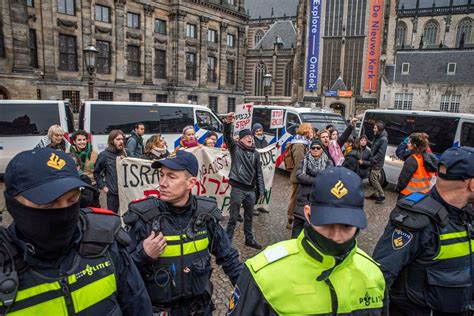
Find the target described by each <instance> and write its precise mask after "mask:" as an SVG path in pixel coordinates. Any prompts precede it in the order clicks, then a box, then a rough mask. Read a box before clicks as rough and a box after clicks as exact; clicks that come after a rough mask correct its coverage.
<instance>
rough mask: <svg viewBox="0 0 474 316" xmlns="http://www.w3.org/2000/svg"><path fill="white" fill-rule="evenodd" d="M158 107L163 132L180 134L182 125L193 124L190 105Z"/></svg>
mask: <svg viewBox="0 0 474 316" xmlns="http://www.w3.org/2000/svg"><path fill="white" fill-rule="evenodd" d="M159 109H160V124H161V133H163V134H181V133H183V128H184V127H186V126H188V125H192V126H194V115H193V108H192V107H175V106H160V107H159ZM147 133H148V132H147Z"/></svg>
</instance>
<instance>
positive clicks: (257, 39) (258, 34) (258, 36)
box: [253, 30, 264, 46]
mask: <svg viewBox="0 0 474 316" xmlns="http://www.w3.org/2000/svg"><path fill="white" fill-rule="evenodd" d="M263 35H264V33H263V31H262V30H257V32H255V38H254V42H253V46H257V43H258V42H260V40H261V39H262V37H263Z"/></svg>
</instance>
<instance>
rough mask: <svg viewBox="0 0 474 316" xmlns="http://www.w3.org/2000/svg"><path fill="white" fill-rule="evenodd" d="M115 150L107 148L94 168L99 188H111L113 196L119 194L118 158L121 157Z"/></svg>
mask: <svg viewBox="0 0 474 316" xmlns="http://www.w3.org/2000/svg"><path fill="white" fill-rule="evenodd" d="M120 154H121V153H119V152H118V151H117V150H116V149H115V148H110V147H108V148H106V149H105V150H104V151H103V152H101V153H100V154H99V158H97V162H96V163H95V167H94V178H95V181H96V183H97V188H99V189H102V188H103V187H107V188H109V192H110V193H111V194H115V195H117V194H118V184H117V157H118V156H120Z"/></svg>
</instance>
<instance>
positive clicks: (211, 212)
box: [124, 150, 242, 316]
mask: <svg viewBox="0 0 474 316" xmlns="http://www.w3.org/2000/svg"><path fill="white" fill-rule="evenodd" d="M152 167H153V168H161V169H160V198H153V197H151V198H148V199H143V200H141V201H136V202H132V203H130V205H129V210H128V211H127V213H125V216H124V222H125V223H126V224H127V225H128V227H129V231H130V236H131V239H132V243H131V244H130V248H129V249H130V252H131V254H132V258H133V260H134V261H135V262H136V263H137V266H138V268H139V270H140V272H141V274H142V277H143V279H144V281H145V286H146V289H147V291H148V293H149V294H150V297H151V300H152V304H153V308H154V312H155V313H156V315H173V316H174V315H211V313H212V310H213V305H212V301H211V297H212V283H211V282H210V277H211V273H212V267H211V256H210V255H211V254H213V255H214V256H215V257H216V263H217V264H218V265H222V267H223V269H224V272H225V273H226V274H227V276H228V277H229V279H230V281H231V282H232V284H234V283H235V282H236V281H237V278H238V277H239V275H240V272H241V270H242V263H241V262H240V260H239V253H238V252H237V250H235V249H234V248H232V246H231V244H230V242H229V239H228V237H227V235H226V233H225V231H224V229H223V228H222V226H221V225H220V224H219V221H220V220H221V218H222V216H221V211H220V210H219V209H218V208H217V203H216V202H215V200H212V199H209V198H205V197H200V196H194V195H193V194H191V189H192V188H193V186H194V185H195V181H197V180H196V176H197V174H198V161H197V159H196V157H194V155H193V154H191V153H189V152H187V151H184V150H179V151H177V152H175V153H173V154H171V155H170V156H168V158H166V159H161V160H158V161H155V162H154V163H153V164H152Z"/></svg>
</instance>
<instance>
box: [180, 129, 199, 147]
mask: <svg viewBox="0 0 474 316" xmlns="http://www.w3.org/2000/svg"><path fill="white" fill-rule="evenodd" d="M197 146H199V142H198V140H197V138H196V131H195V130H194V127H193V126H192V125H188V126H186V127H185V128H183V135H182V136H181V141H180V142H179V145H178V148H176V149H177V150H178V149H181V148H184V149H186V148H193V147H197Z"/></svg>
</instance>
